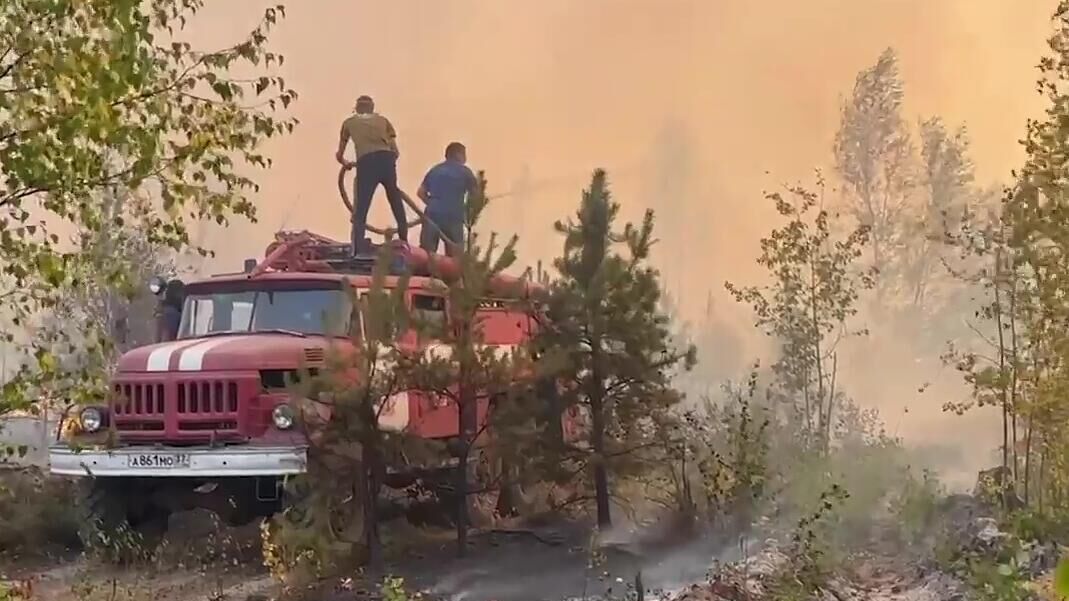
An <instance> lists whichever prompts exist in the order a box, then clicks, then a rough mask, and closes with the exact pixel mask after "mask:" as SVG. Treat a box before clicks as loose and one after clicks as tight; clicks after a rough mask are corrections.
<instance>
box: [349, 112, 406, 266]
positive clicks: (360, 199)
mask: <svg viewBox="0 0 1069 601" xmlns="http://www.w3.org/2000/svg"><path fill="white" fill-rule="evenodd" d="M350 140H351V141H352V143H353V148H354V150H355V151H356V161H355V162H354V161H347V160H345V146H346V145H347V144H348V143H349V141H350ZM334 156H335V158H337V159H338V162H339V163H341V164H342V165H343V166H345V167H346V168H347V169H352V168H353V167H355V168H356V186H355V188H356V192H355V196H356V201H355V202H354V203H353V216H352V222H353V254H354V255H355V254H364V253H365V252H368V251H370V248H368V246H367V244H366V242H365V239H364V236H365V234H366V232H367V214H368V211H369V210H371V199H372V198H373V197H374V196H375V190H376V189H377V188H378V187H379V184H382V187H383V188H385V189H386V199H387V200H389V202H390V210H391V211H393V216H394V219H395V220H397V237H398V238H399V239H400V240H403V241H405V242H407V241H408V224H407V222H406V221H405V206H404V201H403V200H402V198H401V190H400V189H399V188H398V187H397V158H398V157H399V156H400V153H399V152H398V151H397V132H396V131H395V130H394V128H393V124H392V123H390V120H389V119H387V118H386V117H383V116H382V115H380V114H378V113H376V112H375V101H374V100H372V99H371V97H370V96H361V97H360V98H357V99H356V113H355V114H354V115H352V116H350V117H349V118H348V119H346V120H345V121H343V122H342V124H341V132H340V133H339V137H338V152H337V153H336V154H335V155H334Z"/></svg>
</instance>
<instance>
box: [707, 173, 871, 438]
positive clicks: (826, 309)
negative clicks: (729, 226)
mask: <svg viewBox="0 0 1069 601" xmlns="http://www.w3.org/2000/svg"><path fill="white" fill-rule="evenodd" d="M817 188H818V192H811V191H809V190H806V189H805V188H802V187H800V186H796V187H791V188H788V189H787V193H788V195H787V196H784V195H783V194H781V193H779V192H775V193H771V194H768V195H766V197H767V198H768V199H769V200H770V201H772V202H773V203H774V205H775V208H776V211H777V212H778V213H779V214H780V215H781V216H782V217H784V218H785V219H786V220H787V222H786V224H784V225H783V226H782V227H779V228H776V229H773V230H772V232H771V233H770V234H769V235H768V236H767V237H765V238H762V240H761V256H760V257H759V258H758V260H757V262H758V264H759V265H761V266H762V267H764V268H766V269H767V270H768V271H769V274H770V275H771V276H772V283H771V284H769V285H766V286H751V287H746V288H739V287H737V286H735V285H734V284H732V283H730V282H728V283H726V284H725V286H726V287H727V289H728V291H729V292H730V293H731V294H732V295H733V296H734V297H735V298H736V300H738V301H739V302H744V303H747V304H749V305H750V306H751V307H752V308H753V311H754V314H755V316H756V325H757V326H758V327H759V328H762V329H764V330H765V332H766V333H767V334H768V335H770V336H774V337H775V339H776V341H777V342H778V344H779V346H780V352H779V358H778V359H777V361H776V362H775V363H774V364H773V365H772V368H773V371H774V373H775V375H776V378H777V386H778V388H779V392H780V394H782V395H783V396H784V397H785V401H787V402H788V403H789V404H790V406H791V411H792V412H793V413H795V414H796V415H797V416H798V418H799V421H798V424H797V426H798V429H799V432H800V434H801V436H802V441H801V444H802V446H803V447H804V448H816V449H822V450H825V451H826V450H827V449H828V446H829V443H830V440H831V438H832V435H833V431H832V426H833V423H834V412H835V409H836V406H835V405H836V403H840V404H841V403H842V398H841V396H842V394H841V392H840V391H839V390H837V388H836V374H837V369H838V355H837V352H836V350H837V347H838V344H839V342H840V340H841V339H842V338H843V337H845V336H849V335H851V334H856V332H850V331H849V330H848V329H847V327H846V321H847V320H848V319H849V318H850V317H852V316H853V315H854V314H855V313H856V312H857V309H856V303H857V300H858V293H859V291H860V290H861V289H863V288H868V287H871V286H872V282H873V280H872V276H871V271H862V272H860V273H859V272H858V270H857V268H856V267H855V264H856V262H857V260H858V259H859V258H860V257H861V254H862V250H863V248H864V246H865V244H866V243H867V242H868V232H869V229H868V228H867V227H864V226H862V227H859V228H857V229H855V230H854V231H852V232H850V233H849V235H847V236H846V237H845V238H844V239H842V240H837V239H835V237H834V234H833V230H832V221H831V218H832V216H831V215H830V214H829V213H828V212H827V211H826V210H825V209H824V206H823V203H824V181H823V179H822V178H821V177H820V175H819V173H818V177H817ZM814 210H815V212H816V214H815V216H813V215H812V212H813V211H814Z"/></svg>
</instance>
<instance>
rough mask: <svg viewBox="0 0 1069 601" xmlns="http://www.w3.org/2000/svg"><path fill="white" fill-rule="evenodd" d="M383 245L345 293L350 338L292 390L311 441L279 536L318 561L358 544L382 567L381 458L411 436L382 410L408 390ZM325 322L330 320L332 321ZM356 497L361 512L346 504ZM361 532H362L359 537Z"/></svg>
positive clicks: (334, 561)
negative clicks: (365, 278)
mask: <svg viewBox="0 0 1069 601" xmlns="http://www.w3.org/2000/svg"><path fill="white" fill-rule="evenodd" d="M392 262H393V261H392V257H391V253H390V251H389V247H384V250H383V252H382V253H381V254H380V256H379V257H378V259H377V261H376V264H375V268H374V271H373V274H372V282H371V287H370V288H369V289H368V290H367V291H366V292H364V291H361V292H360V293H359V295H358V293H357V291H356V290H355V289H354V288H352V286H350V285H349V284H348V283H346V284H345V285H346V286H347V290H349V291H352V294H351V297H350V298H351V301H350V307H351V310H350V311H349V314H348V316H347V318H348V319H346V320H344V321H345V322H346V323H344V324H343V325H344V326H346V327H347V329H348V331H349V333H350V339H349V340H347V341H345V342H344V343H340V344H335V345H334V346H332V348H331V349H329V352H328V357H327V363H326V365H325V367H324V368H323V369H322V370H320V371H317V372H311V371H310V370H309V371H307V372H306V374H305V377H304V378H303V382H301V383H299V384H298V385H297V387H296V390H297V394H295V395H294V397H295V398H300V399H314V400H306V401H305V402H304V404H303V405H302V406H301V407H300V409H301V411H300V417H301V420H300V421H301V423H302V425H303V427H304V428H305V431H306V433H307V434H308V438H309V441H310V451H309V461H310V463H311V466H310V469H309V472H308V475H307V476H306V477H305V478H304V481H303V482H302V481H298V482H296V483H295V486H296V487H297V489H298V491H297V495H296V496H297V498H299V499H300V503H299V504H298V505H297V506H296V507H293V508H292V509H291V510H290V511H289V512H288V514H287V515H286V516H284V519H283V520H282V527H283V528H284V529H285V528H289V529H290V530H289V532H288V533H283V535H282V539H283V540H287V534H288V535H289V538H288V540H289V541H290V547H291V548H290V549H288V551H289V552H290V553H291V554H293V555H294V557H295V558H296V557H299V556H300V555H301V552H302V551H305V550H309V551H311V553H310V556H312V557H314V559H315V561H316V562H317V563H318V566H317V567H318V568H320V569H323V568H328V567H339V562H341V561H344V560H348V559H351V558H353V557H354V556H355V555H356V553H355V552H356V551H357V550H359V549H361V548H362V549H363V551H364V553H365V555H366V559H367V561H368V563H369V564H370V566H371V567H372V568H373V569H378V568H380V567H381V561H382V541H381V537H380V535H379V516H378V511H377V507H378V501H379V499H380V496H381V495H380V493H381V490H382V487H383V484H384V480H385V475H386V464H387V459H388V457H389V456H391V455H394V454H396V453H397V451H398V449H400V448H401V447H402V446H403V445H405V444H406V443H407V442H409V437H407V436H405V435H404V434H403V433H402V432H397V431H394V430H392V429H391V428H390V427H389V424H388V421H387V419H388V417H389V415H390V412H391V411H392V410H393V408H394V403H396V402H404V400H401V399H398V398H397V395H399V394H403V393H404V392H405V391H406V390H407V388H406V387H407V382H406V380H405V378H404V375H403V374H405V373H406V371H408V365H409V364H410V363H411V362H412V358H411V357H410V355H408V354H407V353H405V352H404V351H403V350H402V349H401V348H399V346H398V344H397V343H398V340H399V339H400V337H401V336H402V335H403V334H404V333H405V332H406V331H407V329H408V327H409V324H410V319H409V315H408V309H407V305H406V303H405V297H406V293H407V290H408V278H407V277H405V276H402V277H399V278H397V280H396V281H395V282H393V283H392V285H390V286H387V280H386V278H387V274H388V266H389V265H391V264H392ZM331 328H332V329H334V328H335V326H333V325H332V326H331ZM356 504H359V506H360V511H353V506H354V505H356ZM361 531H362V536H360V537H359V538H358V535H359V533H361Z"/></svg>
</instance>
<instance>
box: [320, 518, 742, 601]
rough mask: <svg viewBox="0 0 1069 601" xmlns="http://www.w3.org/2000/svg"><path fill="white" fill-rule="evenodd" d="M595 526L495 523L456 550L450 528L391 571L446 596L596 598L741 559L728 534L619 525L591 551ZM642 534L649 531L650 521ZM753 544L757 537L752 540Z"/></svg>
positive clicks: (510, 600) (667, 583) (344, 597)
mask: <svg viewBox="0 0 1069 601" xmlns="http://www.w3.org/2000/svg"><path fill="white" fill-rule="evenodd" d="M590 531H591V530H590V528H589V526H588V525H586V524H582V523H576V522H562V523H559V524H555V525H554V526H552V527H541V528H536V529H513V530H503V529H502V530H491V531H484V532H479V533H475V534H474V536H473V540H472V541H471V545H470V546H469V552H468V554H467V556H466V557H464V558H457V557H456V544H455V542H454V541H453V540H452V537H451V534H450V533H442V534H443V538H446V539H448V540H444V541H442V542H440V543H439V544H437V545H434V546H433V547H427V548H425V550H424V551H423V552H422V553H419V554H415V553H409V554H407V555H404V556H402V557H398V558H394V559H393V560H392V561H390V562H389V564H388V565H387V567H386V572H387V573H389V574H391V575H394V576H399V577H402V578H404V580H405V583H406V585H407V586H408V587H410V588H411V589H414V590H418V591H420V592H421V593H422V594H423V595H424V597H425V598H427V599H432V600H441V601H447V600H448V601H461V600H463V601H541V600H546V601H562V600H564V599H571V598H586V599H597V598H599V597H602V596H605V595H607V594H610V593H614V594H616V595H618V596H622V594H623V593H624V592H626V591H627V590H632V589H633V586H634V583H635V580H636V576H638V575H639V574H641V582H642V585H643V588H644V589H646V590H647V591H648V595H647V598H655V597H656V596H657V594H658V592H659V591H676V590H679V589H681V588H683V587H684V586H686V585H688V584H690V583H693V582H698V581H703V580H705V578H706V576H707V572H708V570H709V568H710V567H711V566H712V565H713V564H714V563H715V561H716V560H720V561H722V562H723V561H734V560H737V559H739V558H740V557H741V556H742V554H743V551H744V546H743V545H740V544H739V539H738V538H736V537H731V536H728V535H724V534H714V533H711V532H710V533H700V534H698V535H696V536H692V537H690V538H689V539H687V540H667V541H666V540H664V537H663V536H659V535H660V533H657V532H654V533H653V534H654V536H653V538H654V539H655V540H654V542H653V543H652V544H651V543H650V541H649V540H648V538H647V540H645V541H644V540H642V539H643V536H641V535H640V534H638V533H635V532H629V531H627V529H625V528H620V529H618V530H616V531H614V532H610V533H609V535H608V536H605V537H604V539H605V540H606V541H607V544H606V548H605V549H604V550H603V551H602V553H601V555H600V556H599V557H592V556H591V554H590V553H589V546H590V535H589V533H590ZM643 534H645V535H648V534H650V530H649V529H647V530H645V531H644V532H643ZM751 545H752V543H751ZM366 598H369V595H367V594H366V593H364V592H361V591H347V590H342V591H335V592H333V593H331V594H329V595H327V596H326V600H329V601H352V600H359V599H366Z"/></svg>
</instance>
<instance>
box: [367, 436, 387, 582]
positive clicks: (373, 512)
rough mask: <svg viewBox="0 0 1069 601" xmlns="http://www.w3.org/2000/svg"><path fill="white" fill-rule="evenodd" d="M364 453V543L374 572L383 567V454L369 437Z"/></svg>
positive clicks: (369, 563)
mask: <svg viewBox="0 0 1069 601" xmlns="http://www.w3.org/2000/svg"><path fill="white" fill-rule="evenodd" d="M363 455H364V491H363V492H364V544H365V545H366V546H367V562H368V568H369V569H370V570H371V571H372V573H374V574H378V573H379V572H380V571H381V569H382V539H381V537H380V536H379V491H380V489H381V487H382V481H381V479H380V474H381V473H382V472H383V469H382V456H381V454H380V453H379V451H378V445H377V444H376V441H374V440H372V437H367V440H366V442H365V446H364V449H363Z"/></svg>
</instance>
